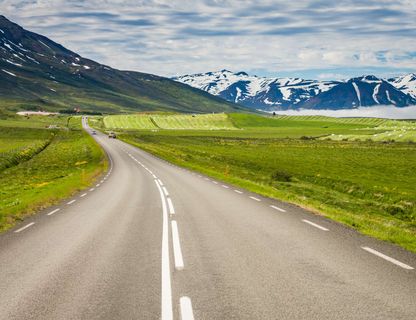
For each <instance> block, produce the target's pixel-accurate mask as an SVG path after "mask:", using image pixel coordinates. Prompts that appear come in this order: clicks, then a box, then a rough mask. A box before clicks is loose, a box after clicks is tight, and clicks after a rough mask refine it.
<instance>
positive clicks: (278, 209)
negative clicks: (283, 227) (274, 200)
mask: <svg viewBox="0 0 416 320" xmlns="http://www.w3.org/2000/svg"><path fill="white" fill-rule="evenodd" d="M270 208H273V209H275V210H277V211H280V212H286V210H285V209H282V208H279V207H276V206H270Z"/></svg>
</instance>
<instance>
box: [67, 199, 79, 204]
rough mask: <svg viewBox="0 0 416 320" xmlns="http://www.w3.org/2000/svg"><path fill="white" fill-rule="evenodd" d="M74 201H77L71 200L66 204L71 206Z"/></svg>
mask: <svg viewBox="0 0 416 320" xmlns="http://www.w3.org/2000/svg"><path fill="white" fill-rule="evenodd" d="M75 201H77V200H75V199H74V200H71V201H69V202H68V203H67V204H73V203H74V202H75Z"/></svg>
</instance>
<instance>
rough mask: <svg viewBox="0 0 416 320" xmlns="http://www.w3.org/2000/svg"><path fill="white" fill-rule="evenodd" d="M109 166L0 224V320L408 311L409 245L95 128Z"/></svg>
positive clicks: (363, 315)
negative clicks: (8, 226)
mask: <svg viewBox="0 0 416 320" xmlns="http://www.w3.org/2000/svg"><path fill="white" fill-rule="evenodd" d="M95 138H96V140H97V141H98V142H99V143H100V144H101V145H102V146H103V148H104V149H105V150H106V152H107V153H108V155H109V157H110V159H111V169H110V170H109V172H108V173H107V174H106V175H105V176H104V177H103V178H102V179H100V181H98V182H97V184H96V185H94V186H93V187H92V188H90V189H87V190H85V191H84V192H81V193H79V194H77V195H76V196H74V197H73V198H71V199H67V200H66V201H64V202H62V203H61V204H60V205H59V206H56V207H53V208H49V209H48V210H45V211H43V212H40V213H39V214H37V215H35V216H34V217H33V218H29V219H27V220H25V221H24V222H23V223H21V224H20V225H18V226H16V227H15V228H14V229H13V230H10V231H9V232H6V233H4V234H2V235H0V319H7V320H10V319H19V320H20V319H162V320H168V319H331V320H332V319H377V320H380V319H409V320H410V319H411V320H414V319H416V270H415V269H413V268H416V255H415V254H412V253H409V252H407V251H405V250H402V249H400V248H398V247H396V246H393V245H390V244H386V243H383V242H380V241H377V240H374V239H371V238H368V237H365V236H362V235H359V234H358V233H357V232H355V231H352V230H350V229H348V228H345V227H343V226H341V225H339V224H337V223H334V222H331V221H329V220H327V219H325V218H322V217H318V216H315V215H313V214H311V213H308V212H307V211H305V210H303V209H300V208H298V207H296V206H293V205H289V204H285V203H281V202H279V201H275V200H271V199H267V198H263V197H261V196H259V195H256V194H252V193H250V192H247V191H246V190H242V189H236V188H234V187H233V186H231V185H227V184H224V183H221V182H220V181H215V180H212V179H210V178H208V177H205V176H202V175H198V173H194V172H191V171H188V170H184V169H181V168H178V167H176V166H173V165H171V164H169V163H167V162H165V161H162V160H160V159H157V158H155V157H153V156H151V155H149V154H147V153H145V152H143V151H141V150H139V149H137V148H134V147H132V146H129V145H127V144H125V143H123V142H121V141H119V140H114V139H109V138H107V137H106V136H104V135H102V134H98V135H96V136H95Z"/></svg>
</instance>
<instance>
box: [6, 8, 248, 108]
mask: <svg viewBox="0 0 416 320" xmlns="http://www.w3.org/2000/svg"><path fill="white" fill-rule="evenodd" d="M0 29H1V31H2V32H1V33H0V48H1V50H0V73H1V77H0V100H1V106H0V108H7V109H8V110H14V111H17V110H22V109H23V110H39V109H48V110H55V111H68V112H69V111H72V110H73V108H74V107H78V108H81V110H83V111H85V110H87V111H90V112H97V113H116V112H120V111H124V112H126V111H128V112H134V111H139V110H141V111H149V110H164V111H166V110H168V111H177V112H213V111H215V112H221V111H232V110H243V109H244V107H241V106H238V105H236V104H233V103H229V102H227V101H225V100H222V99H220V98H218V97H215V96H212V95H210V94H209V93H206V92H204V91H202V90H198V89H195V88H192V87H189V86H187V85H184V84H182V83H179V82H175V81H173V80H170V79H167V78H163V77H159V76H156V75H151V74H145V73H140V72H134V71H122V70H117V69H113V68H111V67H109V66H105V65H102V64H100V63H97V62H95V61H92V60H90V59H87V58H84V57H81V56H80V55H78V54H76V53H75V52H72V51H70V50H68V49H66V48H64V47H63V46H61V45H60V44H58V43H56V42H54V41H52V40H50V39H48V38H46V37H44V36H42V35H39V34H36V33H33V32H30V31H28V30H25V29H23V28H22V27H20V26H18V25H17V24H15V23H13V22H11V21H9V20H8V19H7V18H5V17H4V16H1V15H0Z"/></svg>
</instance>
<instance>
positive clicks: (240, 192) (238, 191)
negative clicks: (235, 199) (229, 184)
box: [234, 190, 243, 194]
mask: <svg viewBox="0 0 416 320" xmlns="http://www.w3.org/2000/svg"><path fill="white" fill-rule="evenodd" d="M234 192H237V193H239V194H242V193H243V191H240V190H234Z"/></svg>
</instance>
